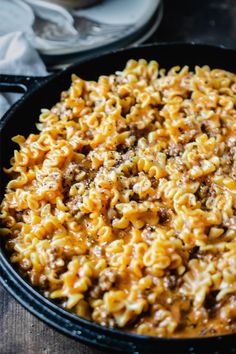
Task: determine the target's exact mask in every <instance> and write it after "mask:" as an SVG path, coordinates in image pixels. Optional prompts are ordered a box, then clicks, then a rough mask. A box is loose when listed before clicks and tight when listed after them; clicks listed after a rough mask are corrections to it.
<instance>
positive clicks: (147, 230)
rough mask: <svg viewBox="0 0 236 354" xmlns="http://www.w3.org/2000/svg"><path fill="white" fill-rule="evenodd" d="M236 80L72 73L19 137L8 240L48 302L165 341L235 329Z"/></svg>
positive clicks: (214, 75)
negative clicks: (92, 77)
mask: <svg viewBox="0 0 236 354" xmlns="http://www.w3.org/2000/svg"><path fill="white" fill-rule="evenodd" d="M235 107H236V75H234V74H232V73H229V72H227V71H224V70H219V69H214V70H211V69H210V68H209V67H208V66H203V67H198V66H196V68H195V71H194V72H191V71H189V68H188V67H187V66H185V67H183V68H179V67H173V68H172V69H170V70H169V71H166V70H164V69H159V66H158V63H157V62H156V61H151V62H149V63H147V62H146V61H145V60H143V59H141V60H139V61H135V60H130V61H129V62H128V63H127V65H126V67H125V69H124V70H123V71H119V72H116V73H115V74H112V75H109V76H100V77H99V79H98V81H97V82H94V81H85V80H83V79H81V78H79V77H77V76H76V75H72V83H71V86H70V88H69V90H68V91H65V92H63V93H62V95H61V101H60V102H59V103H57V104H56V105H55V106H54V107H53V108H52V109H51V110H48V109H43V110H42V114H41V115H40V118H39V123H38V124H37V128H38V129H39V134H36V135H35V134H31V135H29V136H28V137H27V138H24V137H23V136H16V137H14V138H13V141H14V142H16V143H17V144H19V147H20V148H19V150H18V151H15V153H14V157H12V159H11V167H10V168H9V169H7V170H6V172H7V173H8V174H9V175H10V176H11V178H12V179H11V180H10V182H9V183H8V186H7V189H6V194H5V197H4V199H3V201H2V204H1V219H2V229H1V234H2V235H3V236H4V237H5V239H6V241H7V242H6V247H7V249H8V250H9V251H10V252H11V262H13V263H16V264H17V265H18V267H19V269H20V270H21V272H22V273H23V274H24V275H25V276H26V277H27V278H28V279H29V280H30V282H31V283H32V285H33V286H35V287H37V288H38V289H39V290H40V291H41V292H42V293H43V294H44V295H45V296H46V297H48V298H49V299H55V300H56V301H57V302H58V303H60V304H61V306H63V307H65V308H66V309H68V310H71V311H73V312H75V313H76V314H78V315H79V316H83V317H84V318H86V319H90V320H93V321H96V322H97V323H100V324H101V325H104V326H109V327H118V328H124V329H126V330H129V331H133V332H136V333H139V334H148V335H154V336H178V337H179V336H193V335H198V336H205V335H213V334H217V333H220V334H222V333H230V332H236V213H235V209H236V108H235Z"/></svg>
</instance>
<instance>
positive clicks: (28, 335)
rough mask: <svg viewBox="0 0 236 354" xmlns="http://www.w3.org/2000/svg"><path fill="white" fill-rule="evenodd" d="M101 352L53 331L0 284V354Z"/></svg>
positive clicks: (99, 353) (92, 353)
mask: <svg viewBox="0 0 236 354" xmlns="http://www.w3.org/2000/svg"><path fill="white" fill-rule="evenodd" d="M75 353H79V354H102V353H104V352H102V351H98V350H96V349H92V348H89V347H88V346H86V345H83V344H80V343H78V342H76V341H74V340H73V339H70V338H67V337H66V336H64V335H62V334H60V333H58V332H56V331H54V330H53V329H51V328H50V327H48V326H47V325H45V324H44V323H43V322H41V321H39V320H38V319H36V318H35V317H34V316H33V315H31V314H30V313H29V312H28V311H26V310H25V309H24V308H23V307H22V306H21V305H19V304H18V303H17V302H16V301H15V300H14V299H13V298H12V297H11V296H10V295H9V294H7V292H6V290H4V289H3V287H2V286H0V354H75Z"/></svg>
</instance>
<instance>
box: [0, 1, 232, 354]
mask: <svg viewBox="0 0 236 354" xmlns="http://www.w3.org/2000/svg"><path fill="white" fill-rule="evenodd" d="M235 18H236V2H235V0H208V1H205V0H198V1H193V0H192V1H190V0H178V1H172V0H164V18H163V21H162V24H161V26H160V27H159V29H158V30H157V31H156V33H155V34H154V35H153V36H152V38H151V39H150V40H149V41H148V42H150V41H158V42H163V41H194V42H200V43H208V44H216V45H220V44H223V45H225V46H227V47H233V48H236V21H235V20H234V19H235ZM0 318H1V320H0V333H1V340H0V353H1V354H74V353H79V354H102V353H103V352H102V351H98V350H96V349H92V348H89V347H87V346H85V345H83V344H79V343H78V342H76V341H74V340H72V339H69V338H67V337H65V336H63V335H61V334H60V333H57V332H56V331H54V330H53V329H51V328H49V327H48V326H47V325H45V324H44V323H42V322H41V321H39V320H38V319H36V318H35V317H34V316H33V315H31V314H30V313H29V312H28V311H26V310H25V309H24V308H23V307H22V306H21V305H19V304H17V302H16V301H15V300H14V299H13V298H12V297H11V296H10V295H9V294H7V292H6V291H5V290H4V289H3V288H2V286H1V285H0Z"/></svg>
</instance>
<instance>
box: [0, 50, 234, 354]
mask: <svg viewBox="0 0 236 354" xmlns="http://www.w3.org/2000/svg"><path fill="white" fill-rule="evenodd" d="M131 58H133V59H139V58H145V59H147V60H151V59H156V60H157V61H158V62H159V63H160V65H161V66H162V67H165V68H169V67H171V66H174V65H181V66H183V65H186V64H187V65H189V66H190V67H191V68H193V67H194V65H205V64H208V65H210V66H211V67H218V68H222V69H225V70H229V71H232V72H235V71H236V51H233V50H229V49H224V48H218V47H211V46H207V45H197V44H152V45H146V46H141V47H136V48H130V49H125V50H121V51H118V52H115V53H110V54H105V55H103V56H100V57H97V58H94V59H92V60H89V61H87V62H84V63H80V64H75V65H73V66H71V67H69V68H67V69H66V70H63V71H61V72H59V73H57V74H55V75H52V76H49V77H46V78H31V77H20V76H18V77H14V76H3V75H0V90H2V91H4V90H5V91H6V90H7V91H13V92H26V93H25V95H24V96H23V98H22V99H21V100H20V102H18V103H16V104H15V105H14V106H13V107H12V108H11V109H10V110H9V111H8V112H7V113H6V114H5V116H4V117H3V119H2V120H1V121H0V134H1V135H0V166H1V172H0V178H1V183H0V193H1V195H0V198H2V197H3V194H4V189H5V185H6V176H5V175H4V173H3V172H2V167H3V166H8V165H9V158H10V157H11V156H12V155H13V150H14V149H15V148H16V145H15V144H14V143H12V141H11V137H13V136H14V135H17V134H23V135H28V134H29V133H31V132H36V128H35V122H36V121H37V120H38V116H39V113H40V109H41V108H42V107H48V108H50V107H51V106H52V105H53V104H54V103H56V102H57V101H58V100H59V97H60V93H61V91H63V90H65V89H66V88H68V87H69V85H70V76H71V74H72V73H77V74H78V75H79V76H81V77H82V78H84V79H88V80H90V79H97V77H98V76H99V75H101V74H109V73H112V72H114V71H116V70H120V69H122V68H123V67H124V65H125V63H126V61H127V60H128V59H131ZM0 280H1V282H2V284H3V285H4V287H5V288H6V289H7V290H8V291H9V292H10V293H11V294H12V295H13V296H14V297H15V299H16V300H17V301H19V302H20V303H21V304H22V305H23V306H24V307H26V308H27V309H28V310H29V311H30V312H32V313H33V314H34V315H36V316H37V317H38V318H40V319H41V320H43V321H44V322H46V323H47V324H49V325H51V326H52V327H54V328H55V329H57V330H59V331H61V332H62V333H64V334H67V335H69V336H71V337H73V338H75V339H78V340H79V341H81V342H84V343H87V344H90V345H94V346H97V347H99V348H102V349H107V350H109V352H111V351H121V352H128V353H158V354H161V353H166V354H186V353H189V354H194V353H196V354H220V353H227V354H229V353H235V352H236V335H233V334H232V335H224V336H216V337H209V338H191V339H166V338H154V337H148V336H141V335H136V334H131V333H127V332H122V331H119V330H114V329H108V328H104V327H102V326H100V325H97V324H95V323H93V322H90V321H87V320H84V319H82V318H79V317H77V316H76V315H74V314H71V313H69V312H67V311H65V310H63V309H62V308H61V307H59V306H57V305H56V304H55V303H53V302H51V301H49V300H47V299H46V298H44V297H43V296H42V295H41V294H39V293H38V292H37V290H35V289H33V288H32V287H31V286H30V284H29V283H28V282H27V281H26V280H25V279H23V278H22V277H21V276H20V275H19V274H18V273H17V270H16V269H15V268H14V267H13V266H12V265H11V264H10V263H9V260H8V255H7V253H6V252H5V250H4V243H3V241H2V240H1V249H0Z"/></svg>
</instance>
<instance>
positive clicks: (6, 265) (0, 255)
mask: <svg viewBox="0 0 236 354" xmlns="http://www.w3.org/2000/svg"><path fill="white" fill-rule="evenodd" d="M181 46H184V47H196V48H198V49H199V50H204V49H207V50H219V51H222V53H223V52H224V53H225V54H226V55H227V54H228V55H230V53H234V55H235V54H236V50H234V49H231V48H228V47H225V46H224V45H220V46H216V45H209V44H202V43H196V42H188V43H184V42H162V43H158V42H156V43H152V44H144V45H140V46H134V47H129V48H124V49H119V50H113V51H108V52H106V53H104V54H102V55H99V54H98V55H96V56H94V57H93V58H89V59H84V60H81V61H79V62H76V63H74V64H73V65H70V66H69V67H67V68H65V69H63V70H60V71H59V72H58V73H56V74H53V75H49V76H46V77H42V82H37V83H36V85H35V87H33V88H32V89H30V90H29V91H28V92H27V93H26V94H24V95H23V97H22V98H21V99H20V100H19V101H17V102H16V103H15V104H14V105H13V106H12V107H11V108H10V109H9V110H8V111H7V112H6V113H5V114H4V116H3V117H2V119H1V121H0V134H1V132H2V130H3V129H4V127H5V125H6V124H7V122H8V121H9V120H10V119H13V118H14V115H15V114H16V112H17V110H18V109H19V108H20V107H21V106H22V105H24V104H27V103H28V102H30V98H31V96H32V95H33V94H35V93H36V92H37V91H38V90H40V89H42V88H43V87H44V86H45V87H46V86H47V84H49V83H51V82H52V81H54V80H56V79H57V78H60V77H63V76H64V75H71V72H73V71H75V70H78V69H79V67H80V65H83V64H87V65H89V64H91V63H96V60H97V59H103V58H104V59H106V58H107V57H108V58H109V57H110V56H114V55H115V56H118V55H122V53H129V52H130V53H132V51H137V50H144V49H145V48H153V47H155V48H158V49H160V50H161V48H162V47H172V49H173V50H176V49H175V48H174V47H181ZM1 243H2V241H1ZM0 260H1V264H0V282H1V283H2V285H3V286H4V288H5V289H6V290H7V291H8V292H9V293H10V294H11V295H12V296H13V297H14V298H15V299H16V300H17V301H18V302H20V304H21V305H23V306H24V307H25V308H26V309H27V310H28V311H30V312H31V313H33V314H34V315H35V316H36V317H38V318H39V319H40V320H42V321H43V322H46V323H47V324H49V325H50V326H52V327H53V328H55V329H57V330H59V331H61V332H62V333H64V334H66V335H69V336H70V337H73V338H74V339H75V338H76V339H78V340H79V341H82V342H84V343H86V344H91V340H89V339H86V338H81V337H79V336H77V335H73V334H72V333H66V332H65V331H64V330H63V328H62V326H59V327H60V328H58V326H57V325H56V323H50V321H49V320H48V319H47V318H45V317H44V316H43V315H42V314H40V313H39V312H38V311H35V310H34V308H33V307H32V306H31V305H30V304H29V303H28V302H27V301H26V302H25V301H24V299H23V298H19V296H18V295H17V293H16V292H15V291H14V289H13V290H12V288H13V286H9V283H11V282H13V281H15V282H16V281H17V280H18V282H19V283H21V286H22V287H23V288H25V289H26V290H29V294H30V295H31V294H32V296H33V295H34V296H35V298H36V300H35V301H36V302H39V304H41V306H42V307H45V306H46V308H49V309H50V311H53V312H54V313H55V315H56V316H57V313H56V312H59V313H60V314H61V315H62V317H63V316H64V318H65V317H68V318H70V319H71V320H72V321H76V322H79V326H82V327H83V326H85V327H86V330H88V331H90V332H91V331H92V330H93V329H94V330H95V331H96V330H97V331H98V332H100V331H102V332H105V334H103V335H101V336H102V337H104V336H108V339H109V340H110V341H113V340H114V338H110V337H109V336H112V335H115V336H117V338H116V341H120V339H122V340H125V343H127V344H129V345H131V347H132V348H130V349H131V350H135V349H136V345H137V346H139V345H141V346H142V345H143V343H136V344H134V343H129V341H132V340H138V341H141V342H144V341H145V342H146V341H147V340H148V341H151V342H153V344H155V343H156V344H158V343H160V342H162V343H163V344H164V343H166V342H168V343H169V344H172V345H175V344H180V343H181V342H184V343H186V345H187V346H192V345H195V344H199V342H201V343H205V344H207V342H208V343H209V342H211V341H213V340H214V341H220V342H221V341H222V340H228V339H230V338H232V339H233V338H235V335H236V333H234V334H222V335H215V336H210V337H180V338H176V337H154V336H148V335H140V334H136V333H132V332H128V331H122V330H119V329H113V328H108V327H103V326H102V325H99V324H97V323H95V322H94V321H89V320H85V319H83V318H82V317H79V316H77V315H75V314H73V313H71V312H69V311H66V310H64V309H63V308H62V307H60V306H59V305H56V304H55V303H54V302H52V301H50V300H49V299H47V298H46V297H44V296H43V295H42V294H41V293H40V292H39V291H37V290H36V289H35V288H34V287H33V286H31V285H30V284H29V282H28V281H27V280H26V279H24V278H23V277H22V276H21V275H20V274H19V273H18V272H17V271H16V269H15V267H14V266H13V265H12V264H11V263H10V262H9V260H8V259H7V257H6V256H5V254H4V250H3V247H2V246H1V247H0ZM8 272H9V273H8ZM4 275H5V277H4ZM15 285H16V284H15ZM80 322H81V323H80ZM87 327H92V328H91V329H90V328H88V329H87ZM103 339H104V338H103ZM194 342H196V343H195V344H193V343H194ZM168 343H166V344H168ZM92 344H93V345H96V346H98V347H103V348H105V349H108V348H109V349H111V347H109V346H107V345H104V344H103V343H92ZM144 344H145V343H144ZM113 348H114V347H113ZM191 352H192V351H191Z"/></svg>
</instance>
